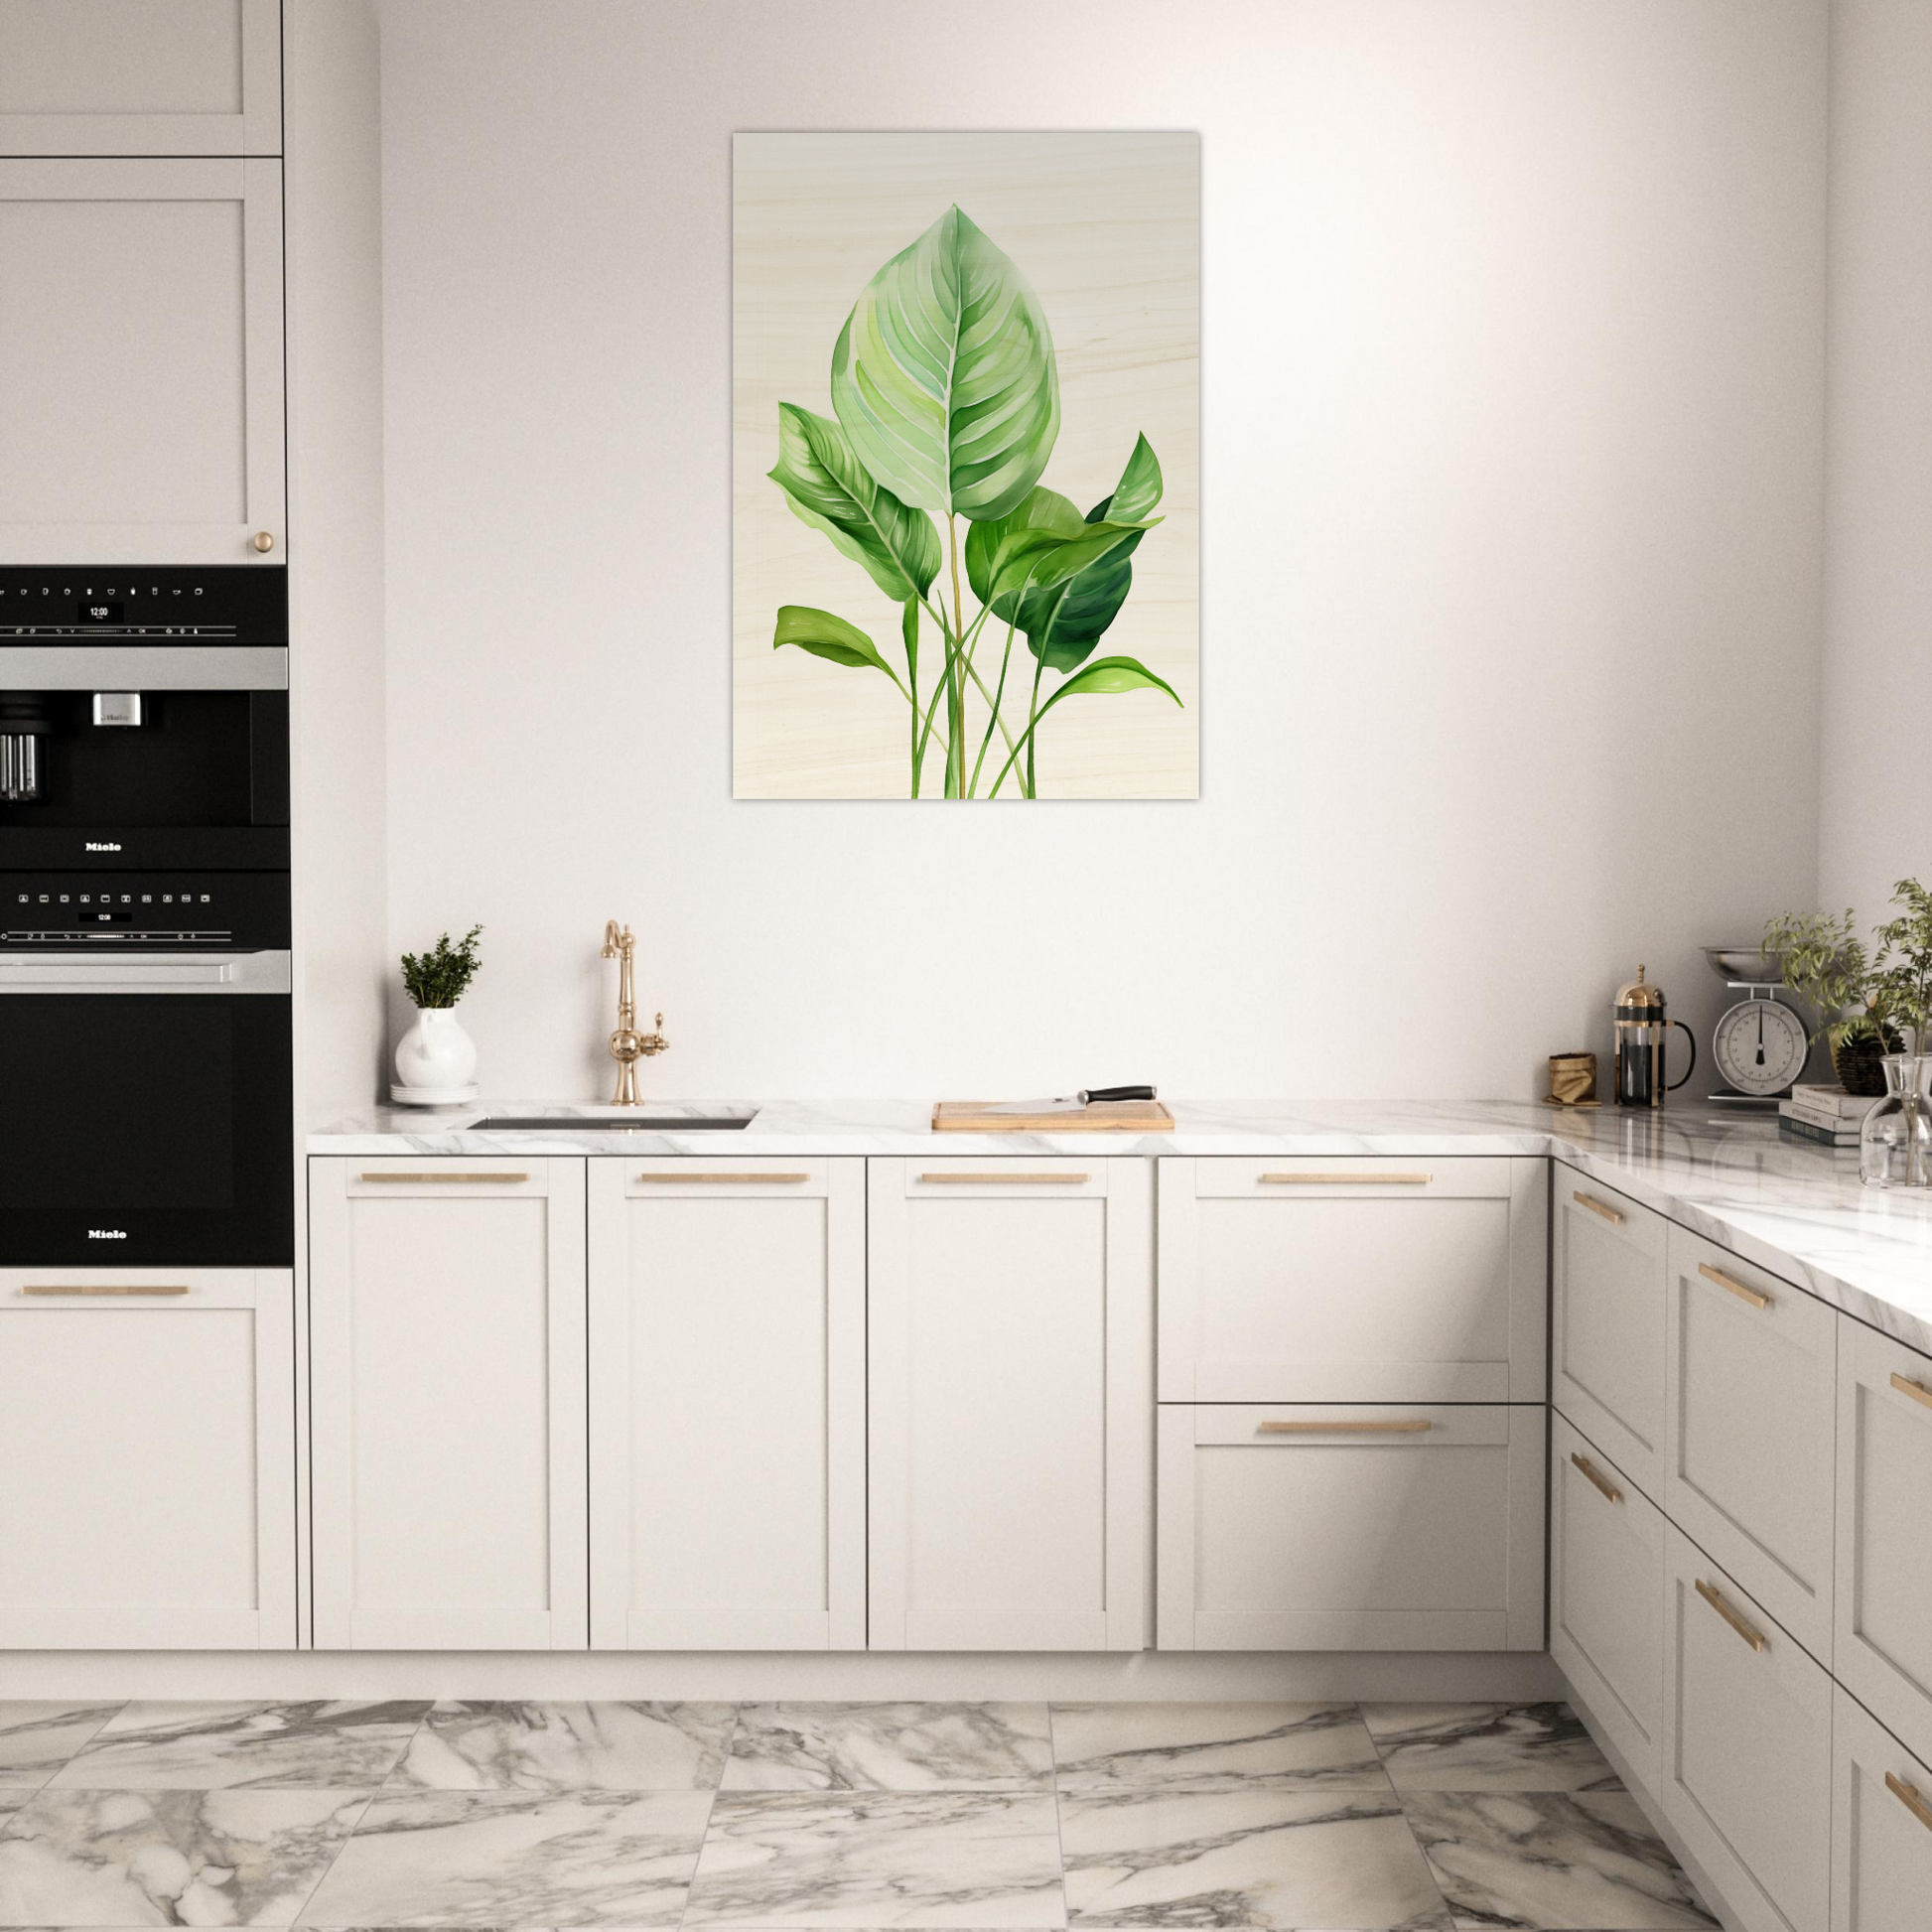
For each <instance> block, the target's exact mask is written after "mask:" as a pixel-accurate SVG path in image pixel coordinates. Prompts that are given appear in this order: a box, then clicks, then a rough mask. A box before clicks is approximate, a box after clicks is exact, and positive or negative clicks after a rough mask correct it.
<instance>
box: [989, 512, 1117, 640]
mask: <svg viewBox="0 0 1932 1932" xmlns="http://www.w3.org/2000/svg"><path fill="white" fill-rule="evenodd" d="M1147 528H1148V524H1147V523H1146V522H1135V523H1121V522H1116V521H1114V520H1112V519H1110V518H1106V517H1102V518H1100V519H1099V520H1098V521H1094V522H1089V521H1088V520H1087V519H1086V518H1085V517H1083V516H1082V515H1081V514H1080V512H1079V511H1078V510H1076V509H1075V508H1074V507H1073V505H1072V504H1071V503H1069V502H1068V501H1067V500H1066V498H1065V497H1064V496H1062V495H1061V494H1060V493H1059V491H1058V490H1056V489H1045V488H1035V489H1031V490H1029V491H1028V492H1027V495H1026V497H1025V499H1024V500H1023V501H1022V502H1021V503H1020V504H1019V505H1018V506H1017V507H1016V508H1014V509H1012V510H1010V511H1009V512H1008V513H1007V514H1006V515H1005V516H1003V517H1000V518H998V519H996V520H995V521H993V522H989V523H975V524H974V525H973V527H972V529H971V530H969V531H968V532H967V535H966V575H967V577H968V579H969V580H970V581H971V583H972V586H973V593H974V595H975V596H976V597H977V598H978V599H979V600H980V602H981V603H982V604H988V605H991V606H992V608H993V614H994V616H995V617H998V618H1001V619H1003V620H1005V621H1009V622H1010V621H1013V620H1014V618H1015V617H1016V616H1017V615H1018V612H1019V608H1020V601H1021V599H1022V598H1023V597H1024V596H1025V595H1026V593H1027V592H1028V591H1030V590H1047V589H1050V588H1051V587H1052V586H1053V585H1055V584H1058V583H1062V582H1064V581H1065V580H1066V579H1067V578H1069V577H1072V576H1075V575H1077V574H1078V573H1079V572H1080V571H1082V570H1085V569H1086V568H1087V567H1088V566H1089V565H1091V564H1096V563H1099V562H1100V561H1101V559H1102V558H1104V557H1107V556H1110V555H1111V554H1112V553H1113V552H1114V551H1116V550H1118V549H1119V548H1120V547H1121V545H1122V544H1124V543H1126V542H1128V541H1129V540H1130V539H1132V538H1138V537H1139V536H1140V535H1141V533H1142V532H1143V531H1144V530H1146V529H1147Z"/></svg>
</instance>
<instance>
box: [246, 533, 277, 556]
mask: <svg viewBox="0 0 1932 1932" xmlns="http://www.w3.org/2000/svg"><path fill="white" fill-rule="evenodd" d="M248 543H249V546H250V548H251V549H254V550H258V551H260V552H261V554H262V555H263V556H264V557H265V556H267V555H268V553H269V552H270V551H271V550H273V549H274V548H275V532H274V531H273V530H257V531H256V532H255V534H254V535H253V536H251V537H250V538H249V539H248Z"/></svg>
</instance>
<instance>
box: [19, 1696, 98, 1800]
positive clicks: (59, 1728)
mask: <svg viewBox="0 0 1932 1932" xmlns="http://www.w3.org/2000/svg"><path fill="white" fill-rule="evenodd" d="M120 1708H121V1707H120V1706H119V1704H54V1703H48V1702H43V1701H41V1700H38V1699H36V1700H33V1701H31V1702H29V1701H18V1702H0V1784H4V1785H10V1786H12V1785H23V1784H25V1785H37V1784H41V1783H43V1782H44V1781H45V1780H46V1779H48V1778H50V1777H52V1776H53V1774H54V1773H55V1772H56V1771H58V1770H59V1769H60V1768H61V1766H62V1765H63V1764H65V1763H66V1762H67V1761H68V1759H69V1758H70V1757H71V1756H72V1755H73V1754H74V1752H75V1751H77V1750H78V1749H79V1748H80V1746H81V1745H82V1744H84V1743H85V1742H86V1741H87V1739H88V1738H90V1737H91V1736H92V1735H93V1734H94V1732H95V1731H97V1730H98V1729H99V1728H100V1727H101V1725H104V1724H105V1723H106V1722H107V1721H108V1719H109V1718H111V1717H112V1716H113V1715H114V1713H115V1712H117V1711H118V1710H119V1709H120Z"/></svg>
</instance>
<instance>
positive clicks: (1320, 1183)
mask: <svg viewBox="0 0 1932 1932" xmlns="http://www.w3.org/2000/svg"><path fill="white" fill-rule="evenodd" d="M1261 1178H1262V1180H1264V1181H1265V1182H1267V1183H1268V1184H1269V1185H1271V1186H1280V1187H1427V1186H1428V1185H1429V1183H1430V1182H1431V1181H1432V1180H1434V1179H1435V1178H1436V1176H1435V1175H1434V1174H1433V1173H1265V1174H1263V1175H1262V1176H1261Z"/></svg>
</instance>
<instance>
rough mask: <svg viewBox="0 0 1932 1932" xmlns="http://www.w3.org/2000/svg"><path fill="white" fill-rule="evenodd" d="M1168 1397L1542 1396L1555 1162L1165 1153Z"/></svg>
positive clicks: (1164, 1363)
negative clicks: (1550, 1182) (1169, 1156)
mask: <svg viewBox="0 0 1932 1932" xmlns="http://www.w3.org/2000/svg"><path fill="white" fill-rule="evenodd" d="M1160 1168H1161V1400H1162V1401H1163V1402H1541V1401H1542V1400H1543V1398H1544V1393H1545V1384H1544V1372H1545V1355H1546V1332H1547V1317H1548V1308H1549V1259H1548V1254H1547V1241H1546V1227H1547V1218H1548V1179H1547V1173H1548V1168H1549V1163H1548V1162H1546V1161H1504V1160H1469V1159H1459V1158H1442V1157H1435V1156H1431V1157H1428V1158H1418V1159H1414V1160H1409V1159H1402V1160H1393V1159H1391V1160H1334V1159H1328V1160H1306V1159H1297V1158H1283V1157H1277V1158H1275V1159H1273V1160H1267V1161H1249V1160H1232V1159H1223V1158H1215V1159H1207V1160H1193V1159H1168V1160H1164V1161H1162V1162H1161V1164H1160Z"/></svg>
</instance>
